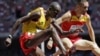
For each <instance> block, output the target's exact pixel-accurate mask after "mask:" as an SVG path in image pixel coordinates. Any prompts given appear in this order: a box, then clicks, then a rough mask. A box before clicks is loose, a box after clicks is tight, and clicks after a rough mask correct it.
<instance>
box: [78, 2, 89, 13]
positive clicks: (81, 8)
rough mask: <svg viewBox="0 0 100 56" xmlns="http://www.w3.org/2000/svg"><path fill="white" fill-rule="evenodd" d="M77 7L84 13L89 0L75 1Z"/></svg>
mask: <svg viewBox="0 0 100 56" xmlns="http://www.w3.org/2000/svg"><path fill="white" fill-rule="evenodd" d="M77 7H78V11H80V12H81V13H83V14H84V13H85V12H87V11H88V7H89V2H88V1H87V0H79V1H77Z"/></svg>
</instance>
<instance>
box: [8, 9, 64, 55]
mask: <svg viewBox="0 0 100 56" xmlns="http://www.w3.org/2000/svg"><path fill="white" fill-rule="evenodd" d="M55 12H56V11H55ZM49 13H52V12H50V11H47V12H45V18H46V20H48V19H52V17H53V16H51V15H52V14H49ZM39 18H40V12H35V13H32V14H31V15H26V16H23V17H21V18H19V19H18V20H17V21H16V22H15V24H14V26H13V28H12V30H11V32H10V34H11V35H13V34H14V32H15V31H16V30H17V29H18V27H19V26H20V24H21V23H24V22H26V21H29V20H32V21H34V22H37V21H38V20H39ZM50 37H52V39H53V40H54V41H55V42H56V44H57V45H58V47H59V48H60V50H61V51H62V52H63V54H65V53H64V51H65V48H64V46H63V44H62V42H61V40H60V38H59V36H58V34H57V31H56V30H55V28H54V27H53V26H52V24H51V26H50V27H49V28H48V29H46V30H43V31H41V32H38V33H36V34H35V36H34V39H31V40H28V41H26V43H25V44H26V47H27V48H31V47H33V46H38V45H39V44H41V42H43V41H45V40H47V39H49V38H50ZM8 39H9V38H8ZM10 44H11V43H10ZM10 44H8V46H9V45H10Z"/></svg>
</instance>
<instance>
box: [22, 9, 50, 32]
mask: <svg viewBox="0 0 100 56" xmlns="http://www.w3.org/2000/svg"><path fill="white" fill-rule="evenodd" d="M37 11H40V14H41V16H40V19H39V21H38V22H34V21H27V22H24V23H23V25H22V32H23V33H24V32H30V33H36V31H37V29H38V28H39V29H46V28H47V27H48V26H49V25H50V20H48V21H46V19H45V14H44V9H43V8H42V7H39V8H37V9H35V10H33V11H31V12H29V14H28V15H31V14H32V13H34V12H37Z"/></svg>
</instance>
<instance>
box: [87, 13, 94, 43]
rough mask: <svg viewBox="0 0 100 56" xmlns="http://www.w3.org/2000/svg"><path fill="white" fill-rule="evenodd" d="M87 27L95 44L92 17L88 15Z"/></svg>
mask: <svg viewBox="0 0 100 56" xmlns="http://www.w3.org/2000/svg"><path fill="white" fill-rule="evenodd" d="M86 26H87V28H88V32H89V35H90V38H91V40H92V41H93V42H95V34H94V30H93V27H92V25H91V20H90V16H89V15H88V20H87V22H86Z"/></svg>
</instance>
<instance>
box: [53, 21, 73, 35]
mask: <svg viewBox="0 0 100 56" xmlns="http://www.w3.org/2000/svg"><path fill="white" fill-rule="evenodd" d="M52 25H53V26H54V27H55V29H56V30H57V31H58V32H59V33H60V34H61V35H66V34H70V33H72V32H69V31H63V30H62V29H61V27H60V26H59V25H58V24H57V23H56V22H55V21H53V22H52Z"/></svg>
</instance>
